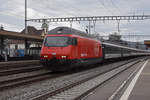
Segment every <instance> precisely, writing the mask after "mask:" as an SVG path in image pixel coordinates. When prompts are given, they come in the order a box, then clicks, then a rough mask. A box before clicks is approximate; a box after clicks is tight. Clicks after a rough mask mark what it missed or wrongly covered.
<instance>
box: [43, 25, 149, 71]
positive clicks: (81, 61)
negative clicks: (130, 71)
mask: <svg viewBox="0 0 150 100" xmlns="http://www.w3.org/2000/svg"><path fill="white" fill-rule="evenodd" d="M148 53H149V52H147V51H144V50H137V49H133V48H128V47H124V46H119V45H114V44H110V43H102V42H100V41H99V40H96V39H94V38H93V37H92V36H90V35H88V34H86V33H84V32H82V31H79V30H75V29H72V28H69V27H57V28H55V29H53V30H51V31H49V32H48V34H47V35H46V36H45V38H44V42H43V45H42V49H41V54H40V59H41V63H42V64H43V66H44V67H46V68H48V69H50V70H52V71H66V70H69V69H72V68H73V67H77V66H78V67H79V66H87V65H89V64H96V63H100V62H102V61H103V60H104V59H111V58H119V57H126V56H131V55H132V56H133V55H137V54H140V55H147V54H148Z"/></svg>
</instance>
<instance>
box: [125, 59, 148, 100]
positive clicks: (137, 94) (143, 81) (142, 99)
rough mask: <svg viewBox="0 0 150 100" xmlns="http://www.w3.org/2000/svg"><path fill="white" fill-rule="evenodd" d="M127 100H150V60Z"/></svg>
mask: <svg viewBox="0 0 150 100" xmlns="http://www.w3.org/2000/svg"><path fill="white" fill-rule="evenodd" d="M128 100H150V59H149V62H148V63H147V64H146V66H145V68H144V69H143V71H142V73H141V74H140V76H139V79H138V81H137V82H136V84H135V86H134V88H133V90H132V92H131V94H130V96H129V98H128Z"/></svg>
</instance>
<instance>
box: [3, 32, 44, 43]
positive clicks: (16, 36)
mask: <svg viewBox="0 0 150 100" xmlns="http://www.w3.org/2000/svg"><path fill="white" fill-rule="evenodd" d="M0 37H5V38H8V39H17V40H29V41H39V42H42V41H43V37H41V36H36V35H29V34H22V33H19V32H12V31H5V30H0Z"/></svg>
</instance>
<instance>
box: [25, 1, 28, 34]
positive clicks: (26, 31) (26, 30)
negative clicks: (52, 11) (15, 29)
mask: <svg viewBox="0 0 150 100" xmlns="http://www.w3.org/2000/svg"><path fill="white" fill-rule="evenodd" d="M27 33H28V29H27V0H25V34H27Z"/></svg>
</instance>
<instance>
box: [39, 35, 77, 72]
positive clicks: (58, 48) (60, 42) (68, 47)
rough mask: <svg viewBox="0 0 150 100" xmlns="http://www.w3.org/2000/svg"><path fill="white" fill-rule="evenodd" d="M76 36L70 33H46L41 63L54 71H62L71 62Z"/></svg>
mask: <svg viewBox="0 0 150 100" xmlns="http://www.w3.org/2000/svg"><path fill="white" fill-rule="evenodd" d="M76 45H77V38H75V37H72V36H71V35H47V36H46V37H45V39H44V42H43V46H42V50H41V54H40V58H41V63H42V64H43V65H44V66H45V67H47V68H49V69H51V70H53V71H55V70H57V71H62V70H66V69H68V68H66V67H64V66H65V65H69V64H71V63H72V59H74V54H75V53H74V50H75V47H76Z"/></svg>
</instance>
